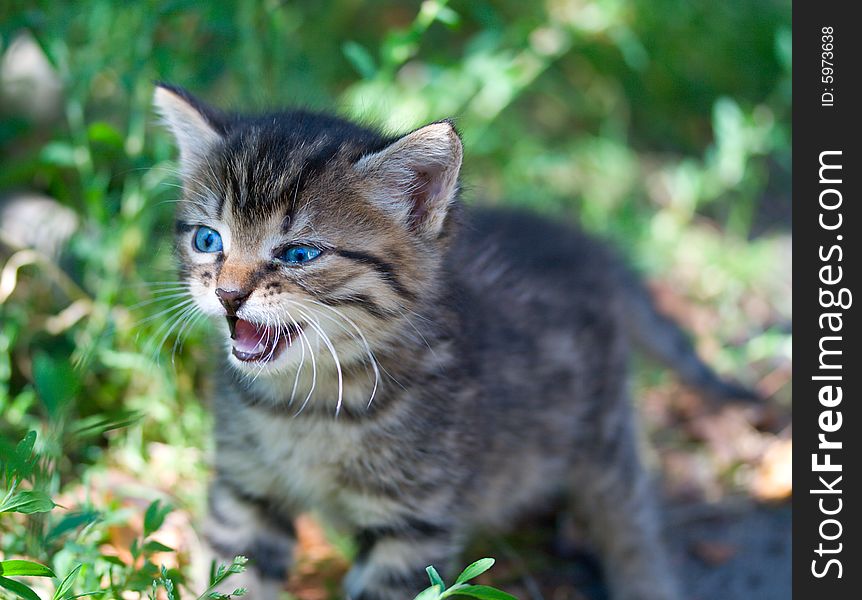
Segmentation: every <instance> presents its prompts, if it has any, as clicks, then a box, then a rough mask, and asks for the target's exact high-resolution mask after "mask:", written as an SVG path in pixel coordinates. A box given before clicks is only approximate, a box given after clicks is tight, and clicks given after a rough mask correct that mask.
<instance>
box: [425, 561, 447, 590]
mask: <svg viewBox="0 0 862 600" xmlns="http://www.w3.org/2000/svg"><path fill="white" fill-rule="evenodd" d="M425 572H426V573H428V579H430V580H431V585H439V586H440V587H441V588H442V589H446V584H445V583H444V582H443V578H442V577H440V573H438V572H437V569H435V568H434V567H433V566H430V565H429V566H427V567H425Z"/></svg>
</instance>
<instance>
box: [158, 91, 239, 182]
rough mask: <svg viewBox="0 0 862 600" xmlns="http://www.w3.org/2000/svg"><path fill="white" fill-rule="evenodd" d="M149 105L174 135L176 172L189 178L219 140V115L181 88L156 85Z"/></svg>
mask: <svg viewBox="0 0 862 600" xmlns="http://www.w3.org/2000/svg"><path fill="white" fill-rule="evenodd" d="M153 104H154V105H155V107H156V110H158V112H159V114H160V115H161V117H162V119H163V120H164V123H165V124H166V125H167V126H168V129H170V130H171V133H173V134H174V138H175V139H176V142H177V146H178V147H179V149H180V170H181V171H182V174H183V176H187V175H189V174H190V173H191V172H192V171H193V170H194V169H195V168H196V167H197V166H199V165H200V164H201V163H203V162H204V161H205V160H206V156H207V154H208V153H209V152H210V151H211V150H212V148H213V146H215V145H216V144H218V143H219V142H220V141H221V140H222V135H223V133H224V124H223V121H222V119H221V115H220V114H219V113H218V112H217V111H216V110H214V109H212V108H210V107H208V106H206V105H205V104H203V103H202V102H200V101H199V100H197V99H196V98H194V97H193V96H192V95H191V94H189V93H188V92H186V91H185V90H183V89H182V88H178V87H174V86H171V85H166V84H162V83H159V84H156V91H155V94H154V95H153Z"/></svg>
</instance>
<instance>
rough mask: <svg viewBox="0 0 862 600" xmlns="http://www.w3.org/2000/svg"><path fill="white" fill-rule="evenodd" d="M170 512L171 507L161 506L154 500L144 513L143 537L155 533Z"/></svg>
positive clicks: (159, 502) (158, 501)
mask: <svg viewBox="0 0 862 600" xmlns="http://www.w3.org/2000/svg"><path fill="white" fill-rule="evenodd" d="M172 510H173V507H172V506H170V505H168V504H166V505H164V506H162V505H161V501H160V500H155V501H154V502H153V503H152V504H150V506H149V507H148V508H147V512H146V513H144V537H147V536H148V535H150V534H151V533H153V532H155V531H157V530H158V528H159V527H161V526H162V523H164V522H165V517H166V516H168V513H169V512H171V511H172Z"/></svg>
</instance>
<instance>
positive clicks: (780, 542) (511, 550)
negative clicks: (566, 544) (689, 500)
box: [485, 501, 792, 600]
mask: <svg viewBox="0 0 862 600" xmlns="http://www.w3.org/2000/svg"><path fill="white" fill-rule="evenodd" d="M791 513H792V509H791V504H790V503H789V502H784V503H781V504H777V505H764V504H756V503H753V502H750V501H741V502H725V503H719V504H705V503H697V504H685V505H676V506H670V507H668V508H667V509H666V513H665V516H666V522H667V538H668V542H669V545H670V548H671V560H672V564H673V567H674V569H675V571H676V572H677V574H678V576H679V579H680V582H681V588H682V591H683V598H685V599H686V600H729V599H737V598H740V599H741V598H746V599H752V600H755V599H756V600H788V599H789V598H791V561H790V555H791V547H792V546H791V520H792V518H791ZM552 529H553V528H552V527H551V526H550V524H548V526H547V527H542V526H539V528H538V530H534V532H533V534H532V535H530V534H519V535H520V536H521V537H520V539H519V540H518V541H511V542H510V541H506V540H496V542H490V543H489V544H488V545H487V551H488V552H495V551H496V554H495V556H497V557H498V562H497V565H496V566H495V567H494V570H493V574H492V576H489V577H488V578H487V579H486V580H485V583H493V584H495V585H497V586H499V587H501V588H503V589H505V590H507V591H509V592H510V593H513V594H515V595H516V596H518V598H520V599H521V600H606V599H607V598H608V596H607V590H606V588H605V586H604V584H603V582H602V576H601V572H600V569H599V568H598V563H597V562H596V560H595V558H594V557H593V556H592V555H590V554H582V555H581V556H579V557H564V556H561V555H560V553H559V552H558V551H557V549H556V548H555V547H554V543H553V539H554V536H553V533H552ZM529 537H533V538H534V539H533V540H532V542H533V543H532V544H530V543H528V542H529V540H527V539H525V538H529ZM535 538H539V539H538V540H537V539H535ZM535 542H538V543H535Z"/></svg>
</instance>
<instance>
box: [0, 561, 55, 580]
mask: <svg viewBox="0 0 862 600" xmlns="http://www.w3.org/2000/svg"><path fill="white" fill-rule="evenodd" d="M0 575H7V576H12V575H14V576H15V577H56V575H54V571H52V570H51V569H49V568H48V567H46V566H45V565H40V564H39V563H34V562H31V561H29V560H0Z"/></svg>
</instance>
